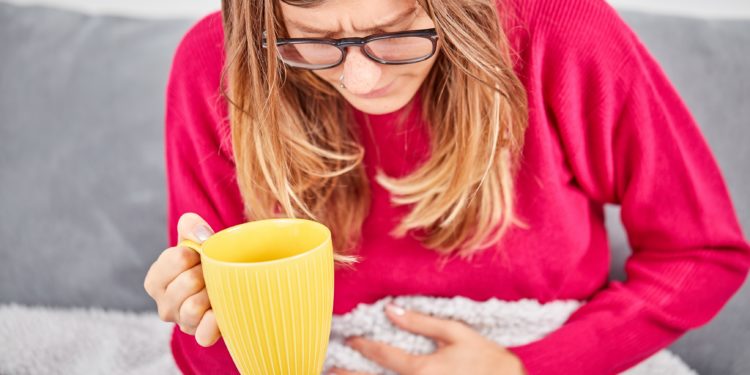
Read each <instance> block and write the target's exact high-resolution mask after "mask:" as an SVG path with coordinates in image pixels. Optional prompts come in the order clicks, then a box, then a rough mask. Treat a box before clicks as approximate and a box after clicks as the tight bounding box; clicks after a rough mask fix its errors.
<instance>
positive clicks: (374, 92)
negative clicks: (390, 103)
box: [354, 81, 393, 99]
mask: <svg viewBox="0 0 750 375" xmlns="http://www.w3.org/2000/svg"><path fill="white" fill-rule="evenodd" d="M391 87H393V81H391V82H390V83H389V84H387V85H385V86H383V87H381V88H378V89H375V90H372V91H370V92H368V93H366V94H354V95H356V96H357V97H360V98H363V99H372V98H377V97H381V96H385V95H386V94H388V92H389V91H390V90H391Z"/></svg>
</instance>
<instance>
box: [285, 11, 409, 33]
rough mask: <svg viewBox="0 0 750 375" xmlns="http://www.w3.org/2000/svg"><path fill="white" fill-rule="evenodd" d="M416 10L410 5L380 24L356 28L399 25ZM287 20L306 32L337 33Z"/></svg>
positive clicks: (356, 29)
mask: <svg viewBox="0 0 750 375" xmlns="http://www.w3.org/2000/svg"><path fill="white" fill-rule="evenodd" d="M416 11H417V7H416V6H413V7H410V8H408V9H406V10H405V11H403V12H401V13H399V14H397V15H396V16H394V17H392V18H391V19H389V20H386V21H384V22H382V23H380V24H375V25H373V26H370V27H368V28H364V29H359V28H356V27H355V28H354V30H355V31H358V32H365V31H369V32H372V31H375V30H378V29H381V28H384V27H389V26H393V25H397V24H399V23H401V22H403V21H404V19H406V18H407V17H409V16H411V15H412V14H414V13H415V12H416ZM287 22H288V23H289V24H290V25H291V26H294V28H296V29H297V30H299V31H302V32H305V33H311V34H325V35H326V36H330V35H333V34H335V33H336V31H330V30H323V29H318V28H316V27H314V26H308V25H303V24H300V23H297V22H295V21H292V20H287Z"/></svg>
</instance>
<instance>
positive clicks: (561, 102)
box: [165, 0, 750, 375]
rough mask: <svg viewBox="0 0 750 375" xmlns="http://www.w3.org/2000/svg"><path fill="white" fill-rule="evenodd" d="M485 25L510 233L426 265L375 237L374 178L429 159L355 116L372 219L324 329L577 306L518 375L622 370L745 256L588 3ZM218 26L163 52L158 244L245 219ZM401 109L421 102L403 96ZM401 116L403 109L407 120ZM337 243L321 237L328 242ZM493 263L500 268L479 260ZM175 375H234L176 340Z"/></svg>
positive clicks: (596, 1)
mask: <svg viewBox="0 0 750 375" xmlns="http://www.w3.org/2000/svg"><path fill="white" fill-rule="evenodd" d="M507 5H508V6H507V7H505V6H503V7H501V8H500V11H501V13H502V14H504V15H505V16H507V17H504V18H507V20H506V23H504V27H505V28H506V30H507V32H508V34H509V38H510V40H511V44H512V46H513V51H514V58H515V70H516V73H517V74H518V76H519V77H520V79H521V80H522V82H523V84H524V85H525V87H526V89H527V95H528V103H529V127H528V130H527V132H526V134H525V147H524V149H523V155H522V164H521V167H520V170H519V172H518V175H517V177H516V180H515V191H516V201H515V202H516V203H515V204H516V206H515V208H516V210H517V212H518V215H519V216H520V217H521V218H522V220H523V221H524V222H525V223H527V224H529V228H527V229H524V228H518V227H516V228H513V229H511V230H510V231H509V232H507V234H506V235H505V237H504V238H503V239H502V240H501V241H500V242H499V243H498V244H497V245H496V246H494V247H492V248H489V249H487V250H485V251H483V252H481V253H480V254H478V255H477V256H475V257H474V258H472V259H471V260H462V259H451V260H450V261H448V262H446V263H444V264H441V263H439V262H438V256H437V253H436V252H434V251H432V250H430V249H427V248H425V247H424V246H422V245H421V244H420V243H419V242H418V241H417V240H416V239H414V238H412V237H408V236H407V237H405V238H394V237H392V236H390V235H389V232H390V230H391V229H392V228H393V226H394V225H395V223H397V222H398V221H399V220H400V218H402V217H403V215H404V214H405V213H406V212H407V211H406V208H404V207H401V206H394V205H392V204H391V203H390V195H389V193H388V192H387V191H386V190H385V189H384V188H382V187H381V186H379V185H378V184H377V183H376V182H374V179H373V178H372V177H373V176H374V173H375V171H376V170H377V169H381V170H382V171H383V172H385V173H386V174H389V175H394V176H400V175H403V174H405V173H408V172H409V171H411V170H413V169H414V168H415V166H416V165H417V164H418V163H419V162H420V160H422V159H423V157H424V155H425V153H426V152H428V151H429V148H428V143H427V138H426V133H425V126H424V124H423V123H422V122H421V121H420V120H419V119H420V114H419V113H418V110H417V111H411V112H410V113H408V114H407V121H406V124H405V126H404V127H395V126H394V124H393V120H394V119H395V118H396V116H398V115H399V114H400V112H402V111H403V109H402V110H399V111H396V112H394V113H389V114H384V115H367V114H364V113H361V112H359V111H356V110H354V109H352V110H353V111H354V112H355V113H354V114H355V117H354V118H355V120H356V121H355V123H353V124H351V125H352V126H364V125H363V123H364V120H365V119H369V122H370V124H371V129H372V132H369V131H363V132H362V134H364V135H365V137H364V139H363V146H364V148H365V152H366V154H365V160H364V163H365V167H366V170H367V173H368V175H369V177H370V187H371V191H372V197H371V199H372V206H371V210H370V213H369V216H368V217H367V219H366V221H365V223H364V226H363V233H362V236H363V237H362V245H361V249H360V250H359V255H360V256H361V259H362V261H361V262H360V263H358V264H357V266H356V267H355V268H354V269H344V268H342V269H339V270H337V271H336V275H335V291H334V314H344V313H346V312H349V311H351V310H352V309H354V308H355V307H356V306H357V305H358V304H360V303H372V302H375V301H377V300H379V299H381V298H383V297H385V296H405V295H425V296H434V297H454V296H463V297H466V298H470V299H472V300H475V301H485V300H487V299H490V298H497V299H499V300H506V301H516V300H520V299H534V300H537V301H539V302H541V303H545V302H549V301H554V300H570V299H572V300H579V301H584V302H586V303H585V304H583V305H582V306H581V308H579V309H577V310H576V311H575V312H574V313H573V314H571V315H570V317H569V318H568V319H567V321H566V322H565V324H563V325H562V326H561V327H560V328H559V329H557V330H555V331H554V332H552V333H550V334H549V335H547V336H545V337H543V338H541V339H539V340H537V341H534V342H531V343H527V344H525V345H519V346H512V347H509V348H508V349H509V350H511V351H513V352H514V353H515V354H516V355H517V356H518V357H519V358H520V359H521V360H522V362H523V363H524V365H525V367H526V369H527V371H528V373H529V374H530V375H537V374H553V375H554V374H610V373H617V372H621V371H624V370H626V369H628V368H630V367H632V366H633V365H635V364H636V363H638V362H639V361H642V360H643V359H644V358H647V357H648V356H650V355H652V354H654V353H656V352H657V351H659V350H660V349H662V348H665V347H667V346H668V345H669V344H671V343H672V342H674V341H675V340H676V339H678V338H679V337H680V336H681V335H683V334H684V333H685V332H686V331H688V330H690V329H693V328H696V327H699V326H701V325H704V324H706V323H707V322H708V321H709V320H711V319H712V318H713V317H714V316H715V315H716V314H717V312H718V311H719V310H720V309H721V308H722V306H723V305H724V304H725V303H726V302H727V301H728V300H729V298H730V297H731V296H732V295H733V294H734V293H735V292H736V291H737V290H738V289H739V287H740V286H741V285H742V283H743V281H744V280H745V278H746V276H747V272H748V267H749V266H750V246H749V245H748V243H747V241H746V240H745V238H744V237H743V234H742V230H741V228H740V226H739V224H738V220H737V217H736V215H735V213H734V209H733V206H732V203H731V200H730V197H729V193H728V191H727V188H726V185H725V183H724V180H723V178H722V175H721V172H720V170H719V168H718V166H717V163H716V160H715V159H714V157H713V155H712V154H711V151H710V149H709V147H708V145H707V143H706V141H705V139H704V137H703V136H702V134H701V133H700V131H699V128H698V126H697V124H696V122H695V120H694V119H693V117H692V116H691V114H690V112H689V110H688V109H687V108H686V106H685V104H684V103H683V101H682V100H681V98H680V97H679V95H678V93H677V92H676V90H675V89H674V87H673V86H672V85H671V83H670V82H669V81H668V78H667V77H666V75H665V74H664V72H663V71H662V69H661V68H660V66H659V65H658V63H657V62H656V61H655V59H654V58H653V57H652V56H651V55H650V53H649V52H648V51H647V50H646V49H645V48H644V46H643V44H642V43H641V41H640V40H639V39H638V38H637V36H636V35H635V34H634V33H633V32H632V30H631V29H630V28H629V27H628V26H627V25H626V24H625V23H624V22H623V21H622V19H621V18H620V17H619V16H618V15H617V13H616V12H615V11H614V10H613V9H612V8H611V7H610V6H609V5H607V4H606V3H605V2H604V1H602V0H512V1H509V2H508V4H507ZM223 61H224V49H223V30H222V27H221V16H220V14H218V13H215V14H211V15H209V16H207V17H205V18H204V19H202V20H201V21H200V22H198V23H197V24H196V25H195V26H194V27H193V28H192V29H191V30H190V31H189V32H188V33H187V34H186V36H185V37H184V39H183V40H182V42H181V43H180V45H179V47H178V50H177V51H176V54H175V57H174V62H173V66H172V70H171V74H170V79H169V84H168V88H167V114H166V134H165V135H166V162H167V178H168V232H169V243H170V246H173V245H175V243H176V240H177V234H176V227H177V220H178V218H179V216H180V215H181V214H183V213H185V212H195V213H198V214H199V215H201V216H202V217H203V218H205V219H206V220H207V221H208V223H209V224H210V225H211V226H212V227H213V229H214V230H216V231H218V230H220V229H223V228H226V227H228V226H231V225H235V224H238V223H242V222H245V221H247V218H245V217H244V215H243V203H242V199H241V196H240V193H239V190H238V186H237V183H236V173H235V170H234V167H235V164H234V161H233V157H232V148H231V147H232V146H231V142H230V138H229V124H228V122H227V103H226V102H225V101H224V100H223V99H222V98H221V96H220V95H219V80H220V75H221V67H222V63H223ZM414 100H420V95H416V96H415V98H414ZM416 107H417V108H418V107H419V106H416ZM604 204H618V205H620V206H621V218H622V222H623V224H624V227H625V229H626V231H627V234H628V240H629V243H630V246H631V248H632V249H633V252H632V254H631V255H630V257H629V258H628V259H627V262H626V265H625V270H626V272H627V280H626V281H614V280H609V278H608V274H609V267H610V248H609V244H608V242H607V234H606V230H605V225H604V213H603V206H604ZM333 231H335V228H333ZM498 251H503V252H505V253H506V254H507V255H508V262H506V263H504V262H502V261H501V257H497V256H495V255H496V254H497V252H498ZM172 350H173V353H174V356H175V360H176V362H177V364H178V365H179V367H180V368H181V370H182V371H183V372H185V373H186V374H232V373H237V370H236V368H235V366H234V364H233V363H232V360H231V358H230V356H229V353H228V351H227V349H226V346H225V344H224V342H223V341H221V340H219V341H218V342H217V343H216V344H215V345H213V346H211V347H209V348H203V347H201V346H199V345H198V344H197V343H196V342H195V339H194V337H193V336H190V335H187V334H184V333H183V332H181V331H180V330H179V328H177V326H175V329H174V333H173V338H172Z"/></svg>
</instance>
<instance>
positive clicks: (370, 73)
mask: <svg viewBox="0 0 750 375" xmlns="http://www.w3.org/2000/svg"><path fill="white" fill-rule="evenodd" d="M381 74H382V70H381V67H380V64H378V63H376V62H375V61H372V60H370V59H369V58H368V57H367V56H365V55H364V54H363V53H362V51H361V50H360V49H359V48H358V47H349V50H348V51H347V53H346V60H345V61H344V80H343V83H344V85H345V86H346V89H347V90H349V92H351V93H353V94H366V93H368V92H370V91H372V90H373V89H374V88H375V85H376V84H377V83H378V81H380V75H381Z"/></svg>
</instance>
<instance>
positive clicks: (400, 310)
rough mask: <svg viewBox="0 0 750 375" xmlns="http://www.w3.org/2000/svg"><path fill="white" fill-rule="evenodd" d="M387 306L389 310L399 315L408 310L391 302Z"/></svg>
mask: <svg viewBox="0 0 750 375" xmlns="http://www.w3.org/2000/svg"><path fill="white" fill-rule="evenodd" d="M385 308H386V309H388V311H390V312H391V313H393V314H395V315H398V316H402V315H404V314H406V310H404V308H403V307H401V306H396V305H394V304H391V303H389V304H388V305H386V306H385Z"/></svg>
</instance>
